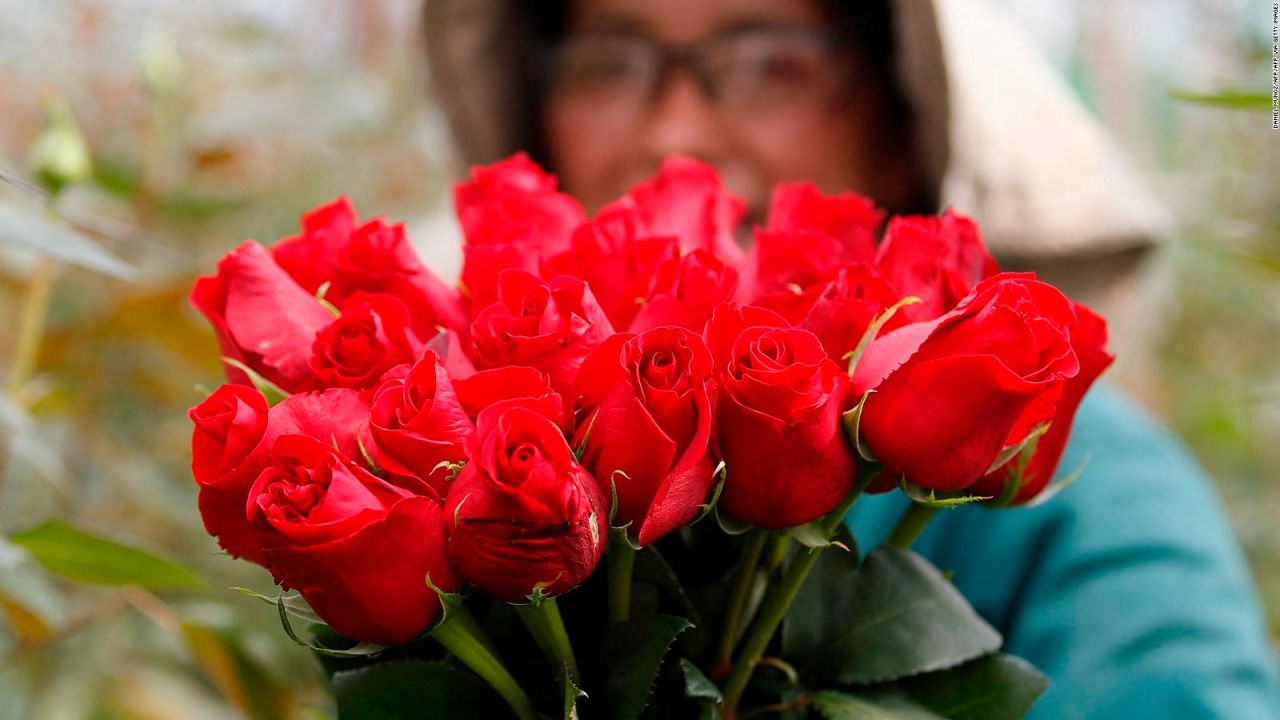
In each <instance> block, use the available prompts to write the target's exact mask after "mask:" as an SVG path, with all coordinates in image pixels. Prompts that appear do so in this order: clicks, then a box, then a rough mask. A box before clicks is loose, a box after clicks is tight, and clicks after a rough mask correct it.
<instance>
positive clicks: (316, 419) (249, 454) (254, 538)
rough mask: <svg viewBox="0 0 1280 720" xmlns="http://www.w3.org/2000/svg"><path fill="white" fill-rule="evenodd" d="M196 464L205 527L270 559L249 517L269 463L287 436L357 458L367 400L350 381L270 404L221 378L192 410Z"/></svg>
mask: <svg viewBox="0 0 1280 720" xmlns="http://www.w3.org/2000/svg"><path fill="white" fill-rule="evenodd" d="M190 416H191V420H192V422H193V423H195V431H194V432H193V433H192V437H191V455H192V458H191V459H192V471H193V474H194V475H195V479H196V484H197V485H199V486H200V499H199V503H200V516H201V518H202V519H203V521H204V527H205V530H207V531H208V532H209V534H210V535H213V536H214V537H216V538H217V539H218V544H219V545H221V546H222V548H223V549H224V550H226V551H227V552H228V553H230V554H231V555H232V556H235V557H243V558H245V559H247V560H250V561H252V562H256V563H258V564H264V563H265V559H264V557H263V555H262V550H261V548H262V546H263V544H264V542H265V541H264V538H263V537H262V533H261V532H260V531H259V530H257V529H255V528H253V527H251V526H250V525H249V524H248V520H247V518H246V517H245V500H246V498H247V497H248V494H249V488H250V486H252V485H253V481H254V479H255V478H256V477H257V476H258V473H259V472H260V471H261V470H262V468H263V467H265V466H266V465H267V464H268V460H267V456H268V455H269V452H270V449H271V445H272V443H274V442H275V439H276V438H278V437H280V436H281V435H310V436H311V437H316V438H324V440H325V441H326V442H328V443H329V444H330V446H331V447H335V448H337V449H338V451H339V452H341V453H343V454H344V455H346V456H348V457H358V456H359V455H358V454H359V452H360V447H359V443H358V442H357V439H356V429H357V428H359V427H361V426H362V425H364V424H365V422H367V420H368V417H369V403H368V401H366V400H365V399H364V398H363V397H362V396H361V394H360V393H358V392H356V391H354V390H347V389H345V388H335V389H330V390H323V391H319V392H306V393H298V394H297V395H291V396H289V397H287V398H285V399H284V400H283V401H282V402H281V403H280V404H278V405H276V406H275V407H273V408H271V409H270V410H267V403H266V399H265V398H263V397H262V395H261V393H259V392H258V391H257V390H254V389H253V388H250V387H247V386H243V385H223V386H222V387H220V388H218V389H217V390H216V391H214V393H213V394H212V395H210V396H209V397H208V398H206V399H205V400H204V401H203V402H201V403H200V404H199V405H197V406H195V407H194V408H192V409H191V412H190Z"/></svg>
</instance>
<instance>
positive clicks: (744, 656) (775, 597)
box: [720, 466, 880, 720]
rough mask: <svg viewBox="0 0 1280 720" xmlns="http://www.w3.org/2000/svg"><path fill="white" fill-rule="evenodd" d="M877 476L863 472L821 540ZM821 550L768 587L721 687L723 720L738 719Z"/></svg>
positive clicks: (803, 554)
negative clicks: (750, 685)
mask: <svg viewBox="0 0 1280 720" xmlns="http://www.w3.org/2000/svg"><path fill="white" fill-rule="evenodd" d="M879 474H880V468H879V467H878V466H872V467H864V468H862V472H860V473H859V477H858V479H857V481H856V482H854V485H853V490H852V491H850V492H849V495H848V497H846V498H845V499H844V500H843V501H842V502H841V503H840V505H839V506H837V507H836V509H835V510H832V511H831V512H830V513H828V514H827V516H826V517H825V518H823V520H822V526H821V529H822V535H823V537H825V538H828V539H830V538H831V536H832V535H834V534H835V532H836V530H837V529H838V528H839V527H840V524H841V523H842V522H844V516H845V515H847V514H848V513H849V508H851V507H853V503H854V501H855V500H857V499H858V496H860V495H862V491H863V490H866V489H867V486H868V485H870V484H871V481H872V480H873V479H875V477H876V476H877V475H879ZM824 549H825V548H803V549H802V550H801V551H800V552H799V553H797V554H796V557H795V559H794V560H793V561H792V563H791V567H789V568H787V570H786V572H785V573H784V574H783V576H782V579H781V580H780V581H779V582H778V584H777V585H775V586H773V587H771V588H770V589H769V592H768V594H766V595H765V598H764V602H763V603H761V605H760V613H759V615H758V616H757V617H756V622H755V624H754V625H752V626H751V631H750V634H749V635H748V636H747V639H746V641H744V642H743V644H742V652H741V653H740V654H739V655H738V660H737V662H736V663H734V665H733V673H732V674H730V675H729V680H728V681H727V682H726V683H725V686H724V705H723V706H722V707H721V709H720V713H721V715H722V716H723V717H724V719H725V720H736V719H737V717H738V702H739V701H741V700H742V693H743V692H745V691H746V689H747V682H748V681H749V680H751V673H752V672H753V671H754V670H755V666H756V663H758V662H759V661H760V658H761V657H762V656H763V655H764V651H765V649H766V648H768V647H769V641H770V640H772V639H773V634H774V633H775V632H777V630H778V626H779V625H781V624H782V619H783V618H785V617H786V616H787V610H789V609H791V603H792V602H793V601H794V600H795V598H796V594H797V593H798V592H800V587H801V586H802V585H804V581H805V579H806V578H808V577H809V571H811V570H813V566H814V565H815V564H816V563H817V562H818V558H819V557H820V556H821V555H822V551H823V550H824Z"/></svg>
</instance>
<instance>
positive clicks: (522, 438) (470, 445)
mask: <svg viewBox="0 0 1280 720" xmlns="http://www.w3.org/2000/svg"><path fill="white" fill-rule="evenodd" d="M607 513H608V505H607V501H606V500H605V497H604V494H603V493H601V492H600V488H599V487H598V486H597V485H596V481H595V480H594V479H593V478H592V477H591V475H589V474H588V473H587V471H586V470H584V469H583V468H582V466H581V465H579V464H578V463H577V462H575V461H574V459H573V453H572V452H571V451H570V450H569V445H568V443H566V442H565V439H564V436H563V435H561V434H560V429H559V428H558V427H557V426H556V424H555V422H553V421H552V420H551V419H549V418H547V417H546V416H545V415H542V414H541V413H539V412H537V411H535V410H531V409H529V408H528V407H524V406H522V405H520V404H519V401H507V402H505V403H499V404H498V405H494V406H493V407H490V408H489V409H487V410H485V411H484V412H482V413H480V418H479V420H478V421H477V423H476V432H475V434H474V435H472V436H471V438H470V439H469V440H468V441H467V464H466V466H465V467H464V468H463V469H462V472H461V473H459V474H458V478H457V479H456V480H454V482H453V487H452V488H450V490H449V499H448V504H447V506H446V510H445V520H446V522H447V523H448V527H449V559H450V560H451V561H452V562H453V565H454V567H455V568H457V570H458V572H459V573H460V574H461V575H462V577H464V578H465V579H466V580H467V581H468V582H470V583H471V584H473V585H475V586H476V587H478V588H480V589H481V590H483V591H485V592H487V593H489V594H491V595H495V596H497V597H499V598H501V599H503V600H506V601H507V602H512V603H520V602H524V601H525V599H526V598H527V597H528V596H529V595H531V594H533V593H534V591H535V590H538V589H540V590H541V591H542V592H543V593H545V594H548V595H560V594H562V593H565V592H568V591H569V590H571V589H573V588H574V587H576V586H577V585H579V584H581V583H582V582H583V581H584V580H586V579H587V577H588V576H590V575H591V573H592V571H594V570H595V567H596V565H597V564H598V563H599V562H600V557H601V556H602V555H603V554H604V548H605V540H606V537H605V532H606V527H605V520H606V514H607Z"/></svg>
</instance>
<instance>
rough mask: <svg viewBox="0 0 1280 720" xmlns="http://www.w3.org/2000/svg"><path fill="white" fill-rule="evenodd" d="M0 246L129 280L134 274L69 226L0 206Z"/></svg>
mask: <svg viewBox="0 0 1280 720" xmlns="http://www.w3.org/2000/svg"><path fill="white" fill-rule="evenodd" d="M0 243H4V244H8V245H13V246H16V247H19V248H22V249H24V250H29V251H31V252H34V253H38V254H40V255H45V256H48V257H51V258H53V259H55V260H61V261H63V262H67V263H71V264H72V265H79V266H80V267H83V268H87V269H89V270H95V271H97V272H100V273H104V274H106V275H110V276H112V277H117V278H121V279H123V280H129V279H132V278H133V277H134V275H135V274H136V271H135V270H134V269H133V267H132V266H130V265H129V264H128V263H126V262H125V261H123V260H121V259H120V258H118V257H116V256H115V255H113V254H111V252H110V251H108V250H107V249H106V248H104V247H102V246H101V245H99V244H98V243H97V242H95V241H94V240H92V239H91V238H89V237H88V236H86V235H84V234H82V233H79V232H77V231H76V230H75V229H73V228H71V227H70V226H68V225H65V224H62V223H59V222H56V221H54V220H51V219H48V218H46V217H42V216H41V215H40V214H39V213H35V212H30V213H29V212H23V211H22V210H19V209H18V208H16V207H14V206H13V205H8V204H3V203H0Z"/></svg>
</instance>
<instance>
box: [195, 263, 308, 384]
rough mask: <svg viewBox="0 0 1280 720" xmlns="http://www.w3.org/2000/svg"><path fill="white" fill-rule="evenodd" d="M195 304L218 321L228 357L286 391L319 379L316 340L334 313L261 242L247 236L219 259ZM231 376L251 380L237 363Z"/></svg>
mask: <svg viewBox="0 0 1280 720" xmlns="http://www.w3.org/2000/svg"><path fill="white" fill-rule="evenodd" d="M191 304H192V305H193V306H195V308H196V309H197V310H199V311H200V312H201V313H203V314H204V316H205V317H206V318H208V319H209V322H210V323H211V324H212V325H213V329H214V330H215V331H216V332H217V334H218V344H219V345H220V346H221V348H222V354H223V356H224V357H228V358H231V359H233V360H238V361H240V362H242V363H244V364H245V365H246V366H248V367H249V368H251V369H252V370H253V371H254V372H256V373H258V374H259V375H261V376H262V377H264V378H266V379H267V380H268V381H270V382H272V383H274V384H276V385H277V386H279V387H280V388H281V389H283V390H284V391H285V392H291V393H292V392H299V391H302V390H307V389H310V388H311V387H312V386H313V385H314V384H315V378H314V377H313V375H312V372H311V365H310V362H309V361H310V358H311V346H312V344H313V343H314V341H315V337H316V333H317V332H319V331H320V329H321V328H323V327H325V326H326V325H328V324H329V323H330V322H331V321H332V320H333V316H332V315H330V314H329V311H328V310H325V308H324V306H323V305H321V304H320V302H319V301H317V300H316V298H315V296H314V295H312V294H311V293H309V292H307V291H306V290H304V289H303V288H301V287H299V286H298V284H297V283H296V282H294V281H293V279H292V278H290V277H289V276H288V275H287V274H286V273H285V272H284V271H283V270H281V269H280V267H279V266H278V265H276V263H275V261H274V260H272V259H271V256H270V255H268V254H267V251H266V250H264V249H263V247H262V246H261V245H259V244H258V243H256V242H253V241H252V240H249V241H246V242H245V243H244V244H242V245H241V246H240V247H238V248H236V249H235V250H232V251H231V252H229V253H227V254H226V255H225V256H223V258H222V259H221V260H219V261H218V272H217V274H216V275H213V276H203V277H199V278H197V279H196V282H195V286H194V287H193V288H192V289H191ZM227 377H228V379H230V380H231V381H232V382H236V383H240V384H242V385H247V384H249V377H248V376H247V375H246V374H245V373H244V372H243V371H241V370H240V369H238V368H236V367H234V366H230V365H228V366H227Z"/></svg>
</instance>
